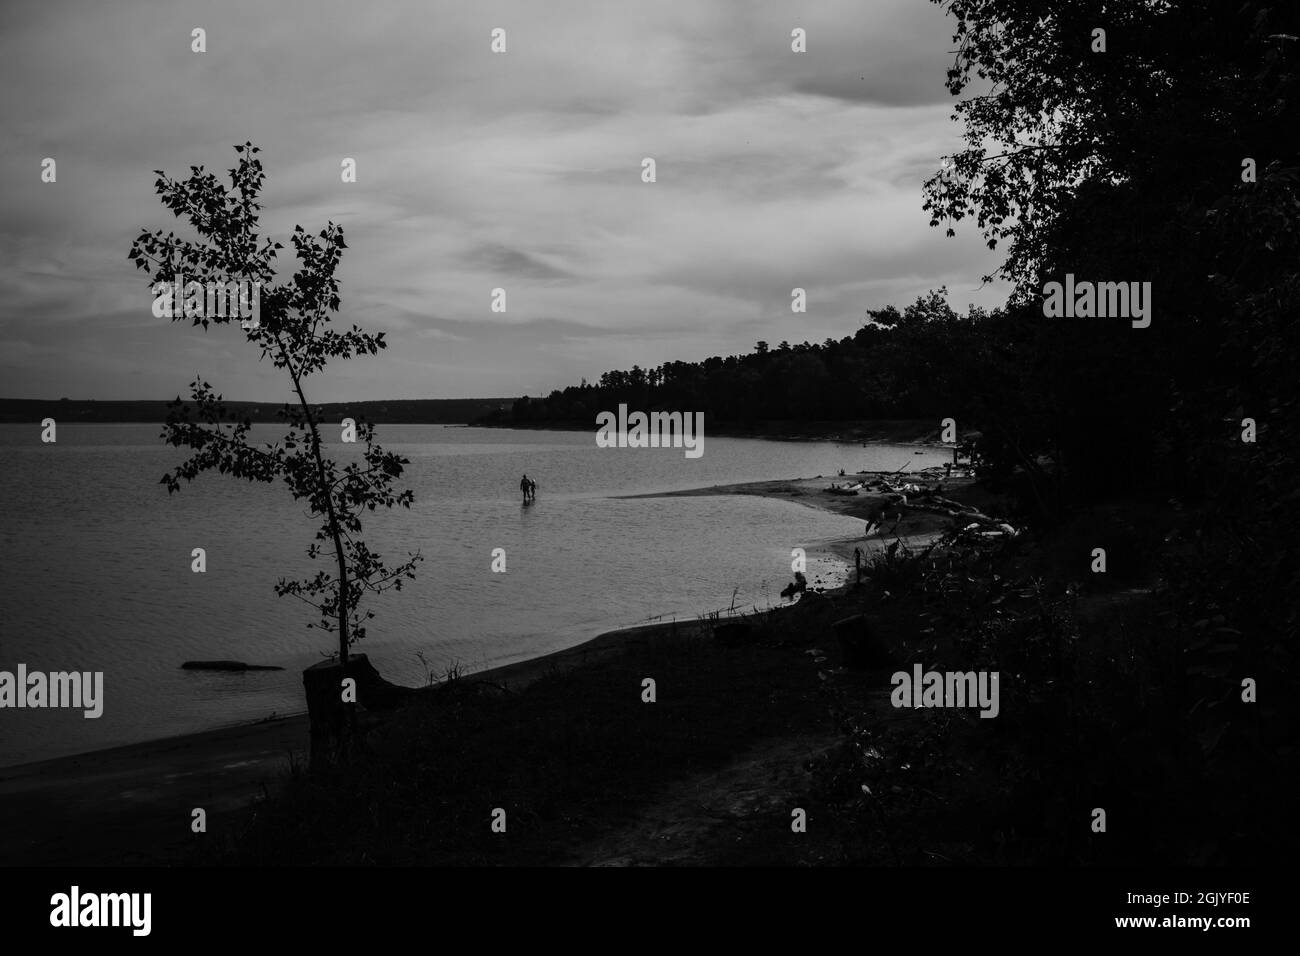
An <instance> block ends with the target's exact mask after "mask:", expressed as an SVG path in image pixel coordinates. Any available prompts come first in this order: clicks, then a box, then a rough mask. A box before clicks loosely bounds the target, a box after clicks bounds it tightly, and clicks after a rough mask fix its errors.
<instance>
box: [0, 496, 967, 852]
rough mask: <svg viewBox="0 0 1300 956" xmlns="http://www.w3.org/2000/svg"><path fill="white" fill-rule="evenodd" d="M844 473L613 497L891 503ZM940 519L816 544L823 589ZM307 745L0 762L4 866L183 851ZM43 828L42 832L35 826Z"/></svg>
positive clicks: (276, 737) (251, 743)
mask: <svg viewBox="0 0 1300 956" xmlns="http://www.w3.org/2000/svg"><path fill="white" fill-rule="evenodd" d="M862 474H863V475H867V474H868V473H862ZM871 474H878V473H871ZM853 477H854V478H857V477H860V476H853ZM894 477H897V478H901V477H903V476H902V475H897V476H894ZM931 477H933V476H931ZM847 480H848V479H847V478H845V479H839V478H835V479H826V478H804V479H790V480H781V481H759V482H745V483H740V484H733V485H715V486H711V487H706V488H697V489H690V490H685V491H672V492H663V493H652V494H641V495H626V496H617V497H625V498H646V497H694V496H711V495H756V496H760V497H767V498H774V499H777V500H787V501H794V502H796V503H799V504H802V505H804V506H806V507H812V508H818V509H820V510H824V511H829V512H831V513H837V514H844V515H847V516H850V517H865V516H866V515H868V514H869V513H871V512H873V511H875V510H878V509H879V507H880V506H881V502H883V501H885V500H887V496H886V495H872V494H859V495H858V496H840V495H831V494H828V493H826V492H825V487H826V485H827V484H828V483H829V482H831V481H837V482H847ZM970 483H971V482H970V480H969V479H948V480H947V481H944V482H942V484H943V485H944V486H946V487H950V488H955V487H957V486H958V485H959V484H960V485H962V486H965V485H969V484H970ZM944 524H946V519H944V518H941V516H939V515H937V514H930V513H926V512H917V513H909V514H906V515H905V516H904V517H903V519H902V520H901V521H900V522H899V523H898V524H897V526H895V527H894V528H893V531H892V533H891V534H890V535H889V536H888V538H882V537H875V538H872V539H865V538H863V537H861V536H851V537H846V538H843V539H831V540H829V541H826V542H822V543H819V545H818V548H819V550H821V549H822V548H823V547H824V548H825V550H826V551H827V552H829V553H831V554H834V555H836V556H838V557H840V558H842V559H844V560H845V561H846V562H848V564H849V570H848V573H847V574H846V577H845V580H844V582H843V583H842V584H841V585H839V586H838V587H834V588H826V589H822V590H821V593H822V594H827V595H830V594H836V593H840V592H843V591H845V590H847V589H848V588H850V587H851V586H852V585H851V578H852V573H853V572H852V562H853V549H854V548H856V547H862V546H863V542H864V541H865V542H867V546H866V547H863V551H864V552H865V553H866V554H867V555H869V554H870V553H871V552H872V551H874V550H878V549H880V548H883V547H884V546H885V544H886V542H887V541H892V540H894V539H895V538H900V539H903V540H904V541H906V542H909V543H914V544H915V543H924V542H925V541H926V540H928V539H931V538H932V537H933V536H935V535H936V534H937V532H938V529H939V527H941V526H942V525H944ZM801 600H802V599H800V601H794V602H790V603H788V604H782V605H777V606H776V609H777V610H781V611H784V610H786V609H789V608H793V607H797V606H798V605H799V603H801ZM738 616H743V615H738ZM695 626H698V622H694V621H675V622H669V621H658V622H650V623H643V624H639V625H634V626H631V627H626V628H618V629H615V630H611V631H606V632H603V633H601V634H598V635H597V636H596V637H593V638H591V639H589V640H586V641H583V642H581V643H579V644H575V645H573V646H571V647H567V648H562V649H560V650H557V651H552V652H550V653H547V654H543V655H541V656H539V657H534V658H529V659H526V660H522V661H516V662H513V663H510V664H503V665H499V666H496V667H490V668H487V669H485V670H483V671H477V672H474V673H470V674H466V675H464V676H463V677H461V678H458V680H463V681H465V682H473V683H490V684H497V685H501V686H503V687H506V688H508V689H510V690H512V691H517V690H520V689H522V688H524V687H527V686H528V685H529V684H531V683H533V682H534V681H537V680H538V679H540V678H542V677H544V676H548V675H551V674H555V673H560V672H565V671H569V670H572V669H575V668H581V667H585V666H587V665H591V664H599V663H602V662H608V661H611V660H614V659H617V658H619V657H621V656H623V655H626V654H628V653H630V652H633V651H635V649H637V648H639V647H644V646H646V645H648V644H650V643H651V642H652V641H653V640H654V639H655V638H656V637H657V636H660V635H663V634H665V633H667V632H669V631H670V630H678V629H689V628H692V627H695ZM432 686H434V687H436V686H439V685H432ZM308 745H309V732H308V717H307V713H306V711H305V709H304V710H303V711H301V712H297V713H293V714H286V715H283V716H279V717H272V718H262V719H260V720H256V721H252V722H244V723H238V724H233V725H230V726H225V727H217V728H212V729H209V730H203V731H198V732H190V733H185V734H178V735H173V736H168V737H162V738H157V739H153V740H149V741H142V742H136V743H129V744H122V745H117V746H114V747H109V748H104V749H100V750H92V751H87V752H84V753H80V754H75V755H65V756H61V757H51V758H46V759H43V760H37V761H28V762H26V763H21V764H14V765H11V766H6V767H0V847H3V848H4V849H3V850H0V866H5V865H21V863H18V864H16V863H14V862H12V861H11V858H12V857H15V856H16V857H18V858H19V860H20V861H21V862H22V863H27V864H32V865H56V864H60V863H67V862H77V863H90V864H92V865H95V864H100V863H102V864H108V863H130V862H132V859H131V857H130V855H129V854H128V857H127V858H126V859H123V857H122V854H121V848H122V847H129V846H140V847H149V849H148V851H144V850H141V851H140V859H139V860H138V861H137V862H145V861H155V862H156V861H157V860H158V858H159V856H160V854H161V855H162V856H163V857H164V858H166V857H167V856H168V854H176V855H178V856H179V854H180V853H181V852H182V850H183V849H184V847H185V846H186V845H187V844H189V843H191V840H190V833H189V827H188V816H189V813H190V812H191V808H195V807H203V808H204V809H205V810H206V811H207V813H208V819H209V821H210V825H211V822H212V821H213V819H214V817H218V818H219V817H224V816H227V815H233V814H236V813H238V812H240V811H242V810H243V809H244V808H245V807H247V806H248V805H249V804H250V803H254V802H256V801H257V800H258V799H260V798H261V797H262V796H264V795H265V794H266V793H267V792H268V790H269V788H271V787H273V786H275V785H276V783H277V782H278V781H279V780H281V779H282V778H283V777H284V776H285V774H286V773H287V772H288V771H290V770H291V769H292V768H293V767H295V766H302V765H303V764H304V763H305V754H306V752H307V748H308ZM178 808H184V810H183V813H184V817H185V818H184V819H181V818H178V817H177V814H178V813H181V812H182V811H181V810H180V809H178ZM33 819H34V820H39V821H41V826H40V827H39V828H37V827H33V825H32V822H31V821H32V820H33ZM162 819H166V820H167V821H168V822H167V826H166V830H167V831H169V832H170V833H174V834H175V838H174V839H170V838H169V842H168V841H165V845H164V846H163V847H161V848H160V847H159V846H158V836H157V831H158V829H159V821H160V820H162ZM37 829H39V830H40V832H39V833H34V831H35V830H37ZM91 831H93V832H94V833H95V834H96V835H95V836H94V837H93V838H85V839H80V840H79V839H78V836H77V834H78V833H87V832H91ZM79 844H83V845H85V846H92V847H95V848H97V851H98V856H96V855H95V854H92V856H91V858H90V859H87V858H86V856H85V855H84V853H83V852H81V849H80V848H79V846H78V845H79ZM78 854H80V855H78Z"/></svg>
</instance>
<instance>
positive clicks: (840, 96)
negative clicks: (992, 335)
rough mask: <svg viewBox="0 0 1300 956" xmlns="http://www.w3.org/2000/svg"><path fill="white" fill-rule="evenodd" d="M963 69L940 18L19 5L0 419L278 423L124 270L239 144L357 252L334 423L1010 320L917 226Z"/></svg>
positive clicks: (880, 6)
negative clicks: (493, 38) (212, 389)
mask: <svg viewBox="0 0 1300 956" xmlns="http://www.w3.org/2000/svg"><path fill="white" fill-rule="evenodd" d="M195 27H203V28H204V29H205V30H206V31H207V52H206V53H194V52H191V50H190V45H191V30H193V29H194V28H195ZM494 27H500V28H503V29H504V30H505V31H506V40H507V45H508V48H507V52H506V53H505V54H493V53H492V52H491V51H490V48H489V46H490V33H491V31H492V29H493V28H494ZM794 27H802V28H804V29H805V30H806V31H807V35H808V41H807V42H808V52H807V53H801V54H799V53H792V52H791V51H790V31H791V30H792V29H793V28H794ZM950 49H951V22H950V21H949V20H947V19H946V18H945V16H944V15H943V13H942V11H941V10H940V8H938V7H936V6H934V5H933V4H931V3H927V2H924V0H844V2H841V0H815V2H806V3H790V2H769V3H754V2H744V0H734V2H733V0H651V2H644V3H635V4H634V3H629V2H623V0H590V2H584V3H569V2H558V0H523V2H517V3H514V2H512V3H492V2H484V0H464V2H429V0H403V2H387V0H358V2H355V3H348V2H329V3H323V2H320V0H274V2H268V0H253V2H228V0H223V2H220V3H184V2H170V0H165V2H164V0H159V2H135V0H113V2H91V0H86V2H80V3H71V2H61V0H34V2H15V0H5V2H4V5H3V8H2V9H0V63H3V67H2V68H0V69H3V75H4V77H5V80H6V82H5V83H4V84H3V85H0V119H2V120H3V128H4V137H3V140H0V208H2V209H3V210H4V215H3V218H2V219H0V396H3V397H17V398H59V397H62V396H65V395H66V396H69V397H72V398H101V399H128V398H168V397H171V396H174V395H176V394H177V393H179V392H184V391H185V389H186V385H187V383H188V382H189V381H190V380H191V379H192V378H193V377H194V373H196V372H198V373H201V374H202V375H203V376H204V377H205V378H206V379H207V380H208V381H210V382H212V383H213V385H214V386H216V387H217V388H218V390H220V391H222V392H224V393H225V395H226V397H228V398H232V399H233V398H239V399H249V400H259V401H283V400H286V399H287V398H288V394H287V389H286V387H285V384H284V383H283V382H282V381H281V378H280V376H279V373H277V372H276V371H275V370H274V369H273V368H271V367H270V365H269V363H262V364H259V363H258V362H257V360H256V359H257V351H256V350H255V349H253V348H252V346H249V345H247V344H246V343H245V342H244V340H243V336H242V334H241V333H240V331H239V330H238V328H237V327H234V326H222V327H219V328H215V329H212V330H209V331H208V332H207V333H206V334H205V333H203V332H202V331H201V330H197V329H194V328H192V327H191V326H190V325H189V324H188V323H177V324H171V323H169V322H168V321H167V320H165V319H155V318H154V317H153V315H152V313H151V310H150V306H151V297H150V294H149V289H148V285H147V282H146V279H145V276H144V274H143V273H142V272H137V271H136V270H135V269H134V268H133V267H132V265H131V263H130V262H128V260H127V258H126V254H127V251H128V250H129V249H130V245H131V240H132V239H133V238H134V237H135V236H136V235H138V234H139V232H140V231H141V230H142V229H154V228H158V227H162V228H164V229H168V230H170V229H177V228H181V224H179V223H178V221H177V220H176V219H174V217H173V216H172V215H171V213H170V212H168V211H167V210H165V209H164V208H163V207H162V206H161V205H160V204H159V203H158V200H157V198H156V197H155V195H154V192H153V180H154V174H153V172H152V171H153V170H154V169H163V170H165V171H167V172H168V173H169V174H172V175H176V176H181V177H183V176H184V175H185V174H186V173H187V172H188V168H189V167H190V166H191V165H199V164H202V165H205V166H207V167H209V168H210V169H213V170H214V171H216V172H218V173H219V174H222V175H224V171H225V170H226V169H227V168H229V167H230V166H231V165H233V162H234V158H235V154H234V152H233V150H232V149H231V146H232V145H234V144H235V143H242V142H243V141H245V140H251V141H253V142H254V143H255V144H257V145H259V146H261V147H262V153H261V159H262V160H263V163H264V165H265V172H266V177H267V178H266V188H265V190H264V193H263V201H264V203H265V207H264V210H263V227H264V230H265V231H266V233H267V234H270V235H273V236H274V237H275V238H277V239H279V240H280V241H283V242H285V243H286V245H287V234H288V233H289V231H290V230H291V229H292V227H293V225H294V224H296V223H301V224H302V225H303V227H304V228H306V229H308V230H309V231H313V232H314V231H318V230H319V229H320V228H321V227H322V226H323V225H324V224H325V223H326V221H328V220H331V219H332V220H334V221H335V222H339V223H342V224H343V226H344V229H345V234H346V237H347V242H348V246H349V248H348V249H347V250H346V251H345V253H344V258H343V262H342V265H341V268H340V271H339V277H340V280H341V284H342V297H343V306H342V310H341V313H340V317H341V318H342V319H343V320H344V321H346V322H347V323H349V324H350V323H352V322H356V323H357V324H359V325H361V326H362V327H363V328H366V329H368V330H370V331H386V332H388V338H389V341H390V346H389V349H388V350H387V351H386V352H383V353H380V355H379V356H378V357H373V358H372V357H367V358H362V359H357V360H354V361H352V362H349V363H343V364H340V365H337V366H333V367H331V368H330V369H328V370H327V371H326V372H325V373H324V374H323V375H322V376H321V377H320V378H319V379H318V380H317V381H316V382H314V383H313V385H312V387H311V391H310V397H311V398H312V399H313V400H316V401H338V400H344V399H380V398H449V397H468V396H505V395H519V394H532V395H538V394H544V393H546V392H549V391H550V390H551V389H552V388H556V387H562V386H564V385H567V384H573V383H576V382H577V381H578V379H579V378H580V377H582V376H586V377H587V378H588V379H595V378H597V377H598V376H599V375H600V373H601V372H603V371H605V370H607V369H610V368H629V367H631V366H632V365H633V364H634V363H635V364H640V365H641V366H643V367H648V366H653V365H657V364H659V363H661V362H663V361H668V360H673V359H688V360H695V359H702V358H704V357H706V356H708V355H713V354H733V353H737V352H744V351H748V350H749V349H750V348H752V346H753V344H754V342H756V341H757V340H759V339H765V340H767V341H768V342H770V343H772V344H773V345H776V344H777V343H778V342H780V341H781V340H783V339H786V340H789V341H791V342H801V341H804V340H805V339H806V340H811V341H815V342H817V341H822V340H824V339H825V338H826V337H827V336H834V337H836V338H839V337H841V336H843V335H847V334H851V333H852V332H854V331H855V330H856V329H857V328H858V327H860V326H861V324H862V322H863V320H864V314H865V312H866V310H867V309H869V308H875V307H879V306H883V305H887V304H890V303H896V304H898V305H900V306H901V305H903V304H906V303H907V302H910V301H912V300H913V299H915V297H916V296H917V295H919V294H921V293H924V292H925V291H926V290H928V289H930V288H936V287H938V286H940V285H947V286H948V288H949V290H950V297H951V300H952V302H953V304H954V306H956V307H958V308H964V307H965V306H966V305H967V304H968V303H972V302H974V303H978V304H981V305H994V304H997V303H1000V302H1001V301H1002V300H1003V299H1004V298H1005V289H1004V288H1003V287H1000V286H995V287H985V288H982V289H981V288H980V276H981V275H983V274H985V273H987V272H989V271H991V269H992V267H993V266H994V265H995V264H996V261H997V256H998V255H999V253H994V252H990V251H988V250H987V249H985V247H984V245H983V243H982V242H981V240H980V237H979V235H978V234H977V233H976V231H975V230H974V229H973V228H971V227H969V226H966V224H962V225H963V228H960V229H959V231H958V236H957V237H956V238H955V239H945V238H944V236H943V232H942V230H941V229H932V228H930V227H929V225H928V218H927V216H926V214H925V213H923V212H922V211H921V197H920V185H921V182H922V180H923V179H925V178H926V177H927V176H929V175H930V174H931V173H932V172H933V171H934V170H935V169H936V168H937V166H938V164H939V161H940V157H941V156H942V155H944V154H946V153H949V152H951V151H953V150H954V149H956V148H957V147H958V145H959V144H958V136H959V127H958V125H957V124H955V123H953V122H952V120H951V118H950V116H951V110H952V98H951V97H950V96H949V94H948V92H947V91H946V89H945V88H944V85H943V81H944V71H945V69H946V68H947V67H948V65H949V64H950V63H951V60H952V57H951V54H950V53H949V52H948V51H949V50H950ZM47 156H49V157H53V158H54V159H55V160H56V161H57V164H58V166H57V171H58V181H57V183H54V184H44V183H42V182H41V180H40V172H41V160H42V159H43V158H44V157H47ZM647 156H649V157H653V158H654V159H655V160H656V163H657V167H658V168H657V176H658V181H657V182H656V183H653V184H646V183H643V182H642V181H641V160H642V158H643V157H647ZM344 157H353V158H355V159H356V161H357V180H358V181H357V182H356V183H343V182H341V179H340V162H341V160H342V159H343V158H344ZM285 253H291V249H286V250H285ZM282 256H283V258H282V259H281V260H280V261H281V266H282V269H283V271H284V274H286V275H287V274H288V273H289V272H290V271H291V267H292V264H293V261H294V260H293V258H292V256H291V255H284V254H283V253H282ZM497 286H500V287H503V288H505V289H506V291H507V297H508V311H507V312H506V313H505V314H496V313H493V312H491V311H490V310H489V305H490V294H491V290H492V289H493V288H494V287H497ZM795 286H802V287H804V288H806V289H807V292H808V299H809V310H808V314H807V315H793V314H791V312H790V290H791V288H792V287H795Z"/></svg>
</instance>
